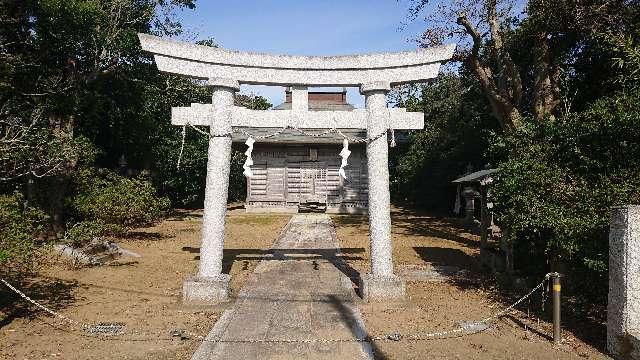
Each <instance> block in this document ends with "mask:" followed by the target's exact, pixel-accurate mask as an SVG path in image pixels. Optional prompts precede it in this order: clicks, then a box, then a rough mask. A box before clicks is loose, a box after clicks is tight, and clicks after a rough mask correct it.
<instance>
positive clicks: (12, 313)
mask: <svg viewBox="0 0 640 360" xmlns="http://www.w3.org/2000/svg"><path fill="white" fill-rule="evenodd" d="M7 281H8V280H7ZM11 285H13V286H15V287H16V288H18V289H19V290H20V291H22V292H23V293H25V294H26V295H27V296H29V297H30V298H32V299H33V300H35V301H38V302H39V303H41V304H43V305H44V306H46V307H48V308H50V309H52V310H54V311H58V310H62V309H64V308H66V307H67V306H69V305H71V304H72V303H74V302H75V300H76V299H75V297H74V296H73V289H74V288H76V287H77V286H78V283H77V282H75V281H62V280H59V279H52V280H49V279H47V280H38V281H33V280H31V279H22V280H21V281H14V282H13V283H11ZM39 314H42V310H40V309H38V308H36V307H35V306H34V305H32V304H31V303H29V302H27V300H26V299H23V298H21V297H20V295H18V294H16V293H15V292H13V291H12V290H11V289H9V288H8V287H6V286H5V285H4V284H1V283H0V316H1V317H0V329H1V328H3V327H4V326H7V325H9V324H11V322H13V320H15V319H20V318H27V319H33V318H35V317H36V316H37V315H39Z"/></svg>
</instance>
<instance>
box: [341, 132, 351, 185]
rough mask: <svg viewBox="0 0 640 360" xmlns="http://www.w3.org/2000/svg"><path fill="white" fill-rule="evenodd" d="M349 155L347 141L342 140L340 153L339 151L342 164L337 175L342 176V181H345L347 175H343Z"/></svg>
mask: <svg viewBox="0 0 640 360" xmlns="http://www.w3.org/2000/svg"><path fill="white" fill-rule="evenodd" d="M349 155H351V150H349V141H348V140H347V139H344V140H342V151H340V157H341V158H342V163H341V164H340V170H338V174H340V176H342V178H343V179H345V180H346V179H347V175H346V174H345V173H344V168H345V166H347V165H348V163H347V159H348V158H349Z"/></svg>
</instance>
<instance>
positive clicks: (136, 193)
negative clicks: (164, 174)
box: [69, 168, 169, 227]
mask: <svg viewBox="0 0 640 360" xmlns="http://www.w3.org/2000/svg"><path fill="white" fill-rule="evenodd" d="M74 184H75V188H76V189H75V190H76V191H75V194H76V195H75V196H73V197H72V198H71V199H70V200H69V205H70V208H71V210H72V213H73V215H74V216H75V218H76V220H80V221H93V222H94V223H93V224H94V225H95V224H98V223H100V224H113V225H119V226H121V227H134V226H143V225H149V224H152V223H154V222H155V221H157V220H159V219H160V218H161V217H162V216H163V215H164V213H165V212H166V211H167V210H168V209H169V200H168V199H167V198H164V197H158V196H157V194H156V190H155V189H154V187H153V185H152V184H151V183H150V182H149V181H146V180H145V179H143V178H135V179H130V178H126V177H123V176H120V175H118V174H115V173H114V172H111V171H108V170H96V169H92V168H87V169H82V170H80V171H78V173H77V174H76V176H75V177H74Z"/></svg>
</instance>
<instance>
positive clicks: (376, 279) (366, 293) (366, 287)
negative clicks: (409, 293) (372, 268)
mask: <svg viewBox="0 0 640 360" xmlns="http://www.w3.org/2000/svg"><path fill="white" fill-rule="evenodd" d="M360 290H361V292H362V298H363V299H364V300H365V301H366V302H383V301H393V300H402V299H404V295H405V283H404V280H402V279H400V278H399V277H398V276H396V275H393V274H392V275H387V276H374V275H373V274H365V275H364V276H362V277H360Z"/></svg>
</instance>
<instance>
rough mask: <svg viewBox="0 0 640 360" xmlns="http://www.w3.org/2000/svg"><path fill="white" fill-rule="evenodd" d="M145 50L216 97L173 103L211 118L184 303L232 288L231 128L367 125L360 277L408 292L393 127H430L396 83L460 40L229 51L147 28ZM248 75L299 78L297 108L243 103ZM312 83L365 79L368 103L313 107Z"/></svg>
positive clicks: (368, 291) (206, 121)
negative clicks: (395, 200)
mask: <svg viewBox="0 0 640 360" xmlns="http://www.w3.org/2000/svg"><path fill="white" fill-rule="evenodd" d="M138 37H139V39H140V43H141V44H142V48H143V50H145V51H147V52H149V53H152V54H153V55H154V58H155V62H156V64H157V66H158V69H159V70H160V71H163V72H167V73H172V74H180V75H185V76H189V77H191V78H196V79H204V80H207V81H208V85H209V86H211V87H212V89H213V101H212V104H192V105H191V106H190V107H174V108H172V111H171V123H172V124H174V125H185V124H191V125H201V126H209V131H210V135H211V136H210V137H209V150H208V156H209V157H208V162H207V179H206V190H205V202H204V217H203V224H202V245H201V247H200V264H199V271H198V274H197V275H196V276H194V277H191V278H188V279H187V280H186V281H185V283H184V285H183V300H184V301H185V302H195V303H205V304H213V303H217V302H220V301H223V300H225V299H226V298H227V296H228V285H229V280H230V276H229V275H227V274H223V273H222V255H223V254H222V251H223V244H224V226H225V213H226V205H227V191H228V185H229V172H230V158H231V136H230V134H231V132H232V127H268V128H283V127H286V126H291V127H295V128H299V129H333V128H337V129H366V131H367V139H369V141H367V161H368V164H367V168H368V174H369V195H368V196H369V199H368V203H369V239H370V243H371V273H368V274H365V275H364V276H362V278H361V284H360V285H361V287H360V288H361V290H362V293H363V295H364V298H365V299H366V300H367V301H383V300H387V299H397V298H402V297H404V292H405V285H404V283H403V282H402V281H401V280H400V278H399V277H397V276H396V275H394V273H393V262H392V243H391V215H390V203H389V168H388V144H387V136H386V132H387V131H388V130H389V129H422V128H423V127H424V114H422V113H418V112H407V111H406V110H405V109H397V108H392V109H389V108H387V103H386V95H387V93H388V92H389V90H390V89H391V87H392V86H394V85H400V84H406V83H414V82H423V81H425V80H428V79H431V78H434V77H436V76H437V75H438V71H439V68H440V64H441V62H443V61H446V60H448V59H450V58H451V56H452V55H453V51H454V49H455V45H443V46H438V47H432V48H429V49H422V50H417V51H408V52H398V53H379V54H367V55H350V56H329V57H323V56H286V55H268V54H260V53H250V52H239V51H229V50H224V49H219V48H213V47H208V46H200V45H194V44H191V43H186V42H180V41H173V40H167V39H164V38H160V37H156V36H151V35H146V34H139V35H138ZM240 84H262V85H278V86H290V87H291V89H292V109H291V110H278V111H271V110H267V111H258V110H249V109H246V108H242V107H237V106H234V93H235V92H237V91H238V90H239V89H240ZM308 86H317V87H321V86H326V87H334V86H352V87H353V86H358V87H360V92H361V94H363V95H364V96H365V104H366V109H356V110H354V111H317V112H312V111H309V110H308V104H307V101H308V97H307V87H308Z"/></svg>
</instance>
